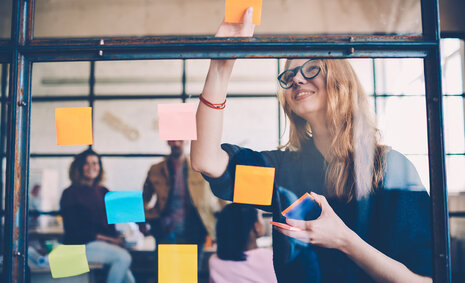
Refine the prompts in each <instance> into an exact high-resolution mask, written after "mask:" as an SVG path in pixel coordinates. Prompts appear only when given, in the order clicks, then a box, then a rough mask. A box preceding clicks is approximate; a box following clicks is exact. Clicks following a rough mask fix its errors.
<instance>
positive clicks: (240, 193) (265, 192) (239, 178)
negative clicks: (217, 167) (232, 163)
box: [233, 165, 275, 205]
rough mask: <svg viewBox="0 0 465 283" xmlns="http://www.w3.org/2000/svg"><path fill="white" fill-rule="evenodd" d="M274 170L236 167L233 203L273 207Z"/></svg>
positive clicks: (256, 167)
mask: <svg viewBox="0 0 465 283" xmlns="http://www.w3.org/2000/svg"><path fill="white" fill-rule="evenodd" d="M274 171H275V169H274V168H270V167H259V166H247V165H236V176H235V181H234V196H233V202H238V203H247V204H256V205H271V199H272V197H273V183H274Z"/></svg>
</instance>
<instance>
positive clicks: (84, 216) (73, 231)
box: [60, 149, 135, 283]
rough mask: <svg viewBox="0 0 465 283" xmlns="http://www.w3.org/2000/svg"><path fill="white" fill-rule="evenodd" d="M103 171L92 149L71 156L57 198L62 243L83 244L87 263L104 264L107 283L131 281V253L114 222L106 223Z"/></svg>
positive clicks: (127, 282) (132, 278)
mask: <svg viewBox="0 0 465 283" xmlns="http://www.w3.org/2000/svg"><path fill="white" fill-rule="evenodd" d="M103 175H104V170H103V167H102V160H101V158H100V155H98V154H97V153H96V152H95V151H93V150H90V149H88V150H86V151H84V152H81V153H80V154H78V155H76V156H75V157H74V160H73V162H72V163H71V166H70V169H69V177H70V179H71V186H69V187H68V188H67V189H65V190H64V191H63V194H62V196H61V200H60V209H61V216H62V217H63V226H64V229H65V237H64V244H66V245H86V256H87V260H88V261H89V263H101V264H108V265H109V267H110V269H109V271H108V276H107V281H106V282H107V283H120V282H126V283H133V282H135V280H134V276H133V275H132V272H131V270H130V266H131V261H132V258H131V255H130V254H129V253H128V251H126V250H125V249H124V248H122V247H121V246H122V245H123V242H122V241H121V240H120V239H119V238H118V233H117V232H116V229H115V225H114V224H108V222H107V216H106V211H105V201H104V198H105V194H106V193H107V192H108V189H107V188H105V187H103V186H102V185H101V182H102V180H103Z"/></svg>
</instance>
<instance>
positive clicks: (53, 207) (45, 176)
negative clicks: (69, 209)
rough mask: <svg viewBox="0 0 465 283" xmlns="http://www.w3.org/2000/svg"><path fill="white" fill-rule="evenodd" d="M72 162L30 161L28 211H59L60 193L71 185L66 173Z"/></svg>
mask: <svg viewBox="0 0 465 283" xmlns="http://www.w3.org/2000/svg"><path fill="white" fill-rule="evenodd" d="M76 153H79V151H76ZM72 161H73V158H71V157H60V158H31V159H30V165H29V208H30V209H34V210H39V211H57V210H59V209H60V197H61V193H62V192H63V190H64V189H65V188H66V187H68V186H69V185H70V184H71V182H70V180H69V173H68V172H69V166H70V165H71V162H72Z"/></svg>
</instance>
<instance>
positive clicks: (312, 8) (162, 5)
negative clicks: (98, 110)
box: [34, 0, 422, 37]
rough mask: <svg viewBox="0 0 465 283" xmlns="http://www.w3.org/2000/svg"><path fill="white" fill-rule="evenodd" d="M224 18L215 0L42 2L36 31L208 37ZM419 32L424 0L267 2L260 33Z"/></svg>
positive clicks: (47, 33)
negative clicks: (421, 6)
mask: <svg viewBox="0 0 465 283" xmlns="http://www.w3.org/2000/svg"><path fill="white" fill-rule="evenodd" d="M204 15H208V17H205V16H204ZM223 18H224V1H216V0H203V1H190V0H172V1H164V2H163V1H158V0H147V1H141V0H137V1H131V2H130V3H129V2H127V1H112V0H101V1H98V3H96V2H95V1H92V0H73V1H70V0H68V1H60V3H56V2H55V1H47V0H38V1H37V3H36V11H35V26H34V33H35V36H36V37H95V36H146V35H206V34H213V33H214V32H215V28H216V25H217V23H218V22H220V21H221V20H222V19H223ZM296 19H298V20H296ZM421 31H422V30H421V11H420V0H391V1H383V0H332V1H319V0H308V1H300V0H286V1H282V0H267V1H263V7H262V23H261V25H260V26H258V27H257V34H421Z"/></svg>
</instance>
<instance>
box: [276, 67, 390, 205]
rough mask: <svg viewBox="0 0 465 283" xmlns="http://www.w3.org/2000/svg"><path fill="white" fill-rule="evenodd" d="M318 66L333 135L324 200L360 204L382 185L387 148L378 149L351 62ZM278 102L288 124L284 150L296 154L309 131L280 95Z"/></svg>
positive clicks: (373, 125) (375, 130)
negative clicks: (323, 80)
mask: <svg viewBox="0 0 465 283" xmlns="http://www.w3.org/2000/svg"><path fill="white" fill-rule="evenodd" d="M318 62H319V66H320V68H321V72H320V74H319V75H320V76H321V75H322V76H324V78H325V82H326V93H327V109H326V110H327V111H326V123H327V127H328V130H329V133H330V136H331V145H330V147H329V148H330V152H329V154H328V156H326V157H325V158H326V162H327V164H326V165H327V170H326V186H327V189H328V195H329V196H336V197H337V198H339V199H343V200H346V201H350V200H352V199H353V198H354V197H356V198H357V199H359V198H361V197H363V196H365V195H367V194H369V193H370V192H371V191H372V190H373V188H376V187H377V186H378V185H379V183H380V182H381V181H382V178H383V172H384V164H383V155H384V151H385V150H386V149H385V147H383V146H382V145H380V144H379V130H378V129H377V128H376V123H375V121H374V118H373V115H372V114H371V113H370V111H369V107H368V97H367V95H366V93H365V92H364V90H363V88H362V85H361V84H360V81H359V79H358V77H357V75H356V73H355V71H354V70H353V68H352V66H351V65H350V63H349V62H348V61H347V60H344V59H324V60H318ZM289 63H290V60H288V61H287V62H286V66H285V69H287V68H288V67H289ZM278 97H279V100H280V102H281V105H282V107H283V110H284V112H285V113H286V115H287V117H288V119H289V141H288V142H287V143H286V144H285V145H283V146H282V148H286V149H288V150H291V151H299V150H300V149H301V147H302V144H303V143H304V142H305V141H306V140H308V139H310V138H311V136H312V129H311V127H310V125H309V123H307V121H306V120H305V119H304V118H302V117H300V116H298V115H297V114H295V113H294V112H292V110H291V108H290V106H289V104H288V103H287V102H286V100H285V98H284V92H283V91H280V92H279V93H278Z"/></svg>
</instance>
